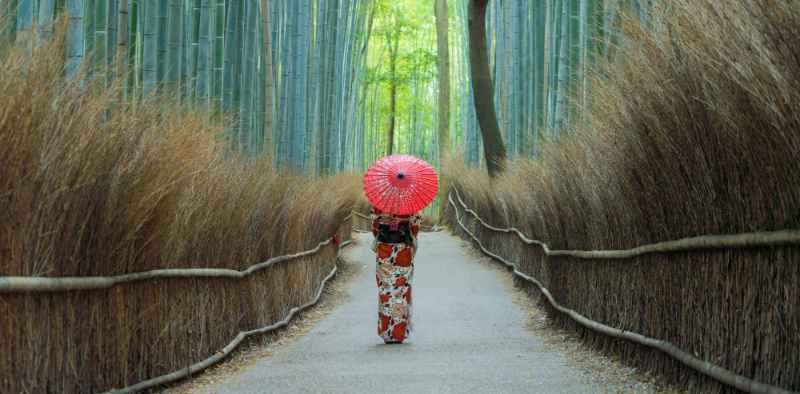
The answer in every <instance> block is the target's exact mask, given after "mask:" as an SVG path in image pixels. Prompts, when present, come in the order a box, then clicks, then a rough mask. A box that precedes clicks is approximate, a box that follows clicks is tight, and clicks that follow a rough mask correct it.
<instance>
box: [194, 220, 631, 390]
mask: <svg viewBox="0 0 800 394" xmlns="http://www.w3.org/2000/svg"><path fill="white" fill-rule="evenodd" d="M355 237H357V239H358V243H357V245H355V246H353V247H350V248H348V250H347V251H346V258H347V259H348V260H349V261H351V262H354V263H355V264H357V265H360V266H362V268H361V269H360V270H359V273H358V274H357V276H356V277H355V278H354V279H353V281H352V282H351V283H350V285H349V286H350V297H349V299H348V300H347V301H346V302H345V303H343V304H342V305H339V306H338V307H337V308H336V309H335V310H334V311H333V312H331V314H330V316H328V317H327V318H326V319H324V320H322V321H321V322H319V323H317V325H316V326H315V327H313V328H312V329H311V331H310V332H309V333H308V335H305V336H304V337H302V338H300V339H298V340H296V341H295V342H293V343H291V344H289V345H287V346H286V347H285V348H282V349H279V350H278V351H277V352H276V353H275V354H274V355H273V356H272V357H267V358H264V359H262V360H260V361H258V362H257V363H256V364H255V365H253V366H252V367H250V368H249V369H247V370H245V371H243V372H241V373H239V374H237V375H235V376H231V377H228V378H226V379H225V380H224V381H221V382H217V385H215V386H211V387H205V388H204V391H205V392H207V393H596V392H609V391H611V392H614V391H617V390H616V389H613V388H609V387H598V386H597V385H596V384H593V383H591V382H590V381H589V380H588V379H586V378H585V374H584V373H582V372H581V371H579V370H577V369H576V368H575V367H572V366H570V364H568V362H567V360H566V359H565V358H564V356H562V355H560V354H559V353H557V352H556V351H554V350H552V347H548V346H546V345H545V344H544V343H543V342H542V340H541V339H540V338H537V337H536V336H534V334H533V333H532V332H531V331H529V330H527V329H526V328H525V323H526V313H525V311H523V310H522V309H521V307H519V306H517V305H516V304H514V303H513V302H512V299H511V298H512V297H511V296H510V295H509V289H508V286H507V285H506V284H504V283H507V282H504V281H503V278H501V275H505V274H506V273H504V272H501V271H498V270H496V269H493V268H492V267H490V266H488V265H487V264H486V263H485V262H480V261H477V259H476V258H475V257H471V256H470V255H469V254H468V253H467V250H466V248H465V247H464V245H466V244H465V243H463V242H462V241H460V240H459V239H457V238H455V237H453V236H451V235H450V234H448V233H445V232H439V233H424V234H422V235H421V236H420V250H419V253H418V254H417V258H416V260H415V269H416V272H415V277H414V303H415V304H414V313H413V319H414V332H413V333H412V334H411V337H410V338H409V339H408V340H407V341H406V343H405V344H402V345H384V344H383V342H382V341H381V339H380V338H379V337H378V336H377V335H376V324H377V322H376V319H377V318H376V314H377V312H376V311H377V309H376V308H377V300H376V297H377V290H376V288H375V276H374V275H375V274H374V271H373V264H374V262H373V261H374V255H373V254H372V253H371V252H370V250H369V248H368V246H369V243H370V240H371V234H360V235H355ZM609 389H610V390H609Z"/></svg>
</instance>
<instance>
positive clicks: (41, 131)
mask: <svg viewBox="0 0 800 394" xmlns="http://www.w3.org/2000/svg"><path fill="white" fill-rule="evenodd" d="M62 30H63V29H62ZM57 37H60V38H57V39H56V40H55V41H52V42H47V43H44V44H42V45H41V46H39V47H36V48H33V49H31V48H19V47H16V48H11V49H8V51H7V52H6V53H4V55H3V56H2V57H0V92H2V97H1V98H0V201H2V203H0V206H2V209H0V276H18V275H21V276H52V277H56V276H95V275H98V276H107V275H117V274H123V273H130V272H139V271H145V270H149V269H157V268H170V267H183V268H189V267H219V268H232V269H243V268H245V267H248V266H250V265H252V264H255V263H258V262H261V261H264V260H267V259H268V258H269V257H272V256H277V255H283V254H288V253H294V252H298V251H301V250H307V249H311V248H313V247H314V246H316V245H317V243H319V242H320V241H322V240H325V239H327V238H329V237H330V236H331V235H333V234H334V233H336V232H340V234H339V235H340V237H347V236H349V230H347V231H345V230H343V229H346V228H349V227H346V226H343V221H344V219H345V217H346V216H347V215H348V214H349V212H350V210H351V208H352V207H353V205H354V204H355V203H356V201H357V198H358V196H359V194H360V186H359V181H360V179H359V177H357V176H355V175H339V176H335V177H328V178H321V179H312V178H307V177H302V176H297V175H291V174H279V173H277V172H276V171H275V169H274V168H272V167H271V166H270V165H268V164H266V163H262V162H259V161H254V160H252V159H249V158H246V157H235V155H233V154H231V153H230V152H229V151H227V150H226V144H225V141H224V139H223V138H222V136H223V135H224V134H223V130H224V128H225V127H226V124H225V123H223V122H215V121H210V120H209V117H208V115H207V114H204V113H201V112H198V111H196V110H194V109H192V108H191V106H180V105H177V104H175V103H171V102H169V101H166V100H163V99H158V98H153V99H150V100H143V101H141V100H140V101H137V102H133V103H127V102H123V101H120V100H119V92H120V90H119V89H118V88H117V87H113V86H112V87H111V88H105V87H102V86H99V85H98V84H97V83H95V82H93V81H91V80H90V79H88V77H86V76H81V77H79V78H77V79H74V80H66V79H65V78H64V63H63V54H64V48H63V31H62V33H61V34H60V35H57ZM335 259H336V249H335V247H333V246H329V247H326V248H324V249H323V250H322V251H321V252H320V253H319V254H318V255H316V256H312V257H308V258H303V259H300V260H296V261H292V262H289V263H282V264H278V265H276V266H274V267H272V268H270V269H268V270H265V271H262V272H259V273H258V274H255V275H253V276H252V277H250V278H248V279H244V280H241V281H236V280H228V279H171V280H156V281H146V282H138V283H132V284H126V285H121V286H117V287H115V288H112V289H108V290H98V291H83V292H81V291H79V292H68V293H31V294H0V348H1V349H3V351H2V352H0V392H96V391H102V390H107V389H110V388H112V387H121V386H125V385H128V384H133V383H136V382H138V381H141V380H144V379H147V378H151V377H154V376H157V375H160V374H164V373H167V372H171V371H174V370H176V369H179V368H182V367H185V366H186V365H189V364H191V363H193V362H196V361H199V360H201V359H204V358H206V357H208V356H209V355H211V354H212V353H213V352H215V351H217V350H219V349H220V348H222V347H223V346H224V345H225V344H227V343H228V341H230V340H232V339H233V337H234V336H235V335H236V334H237V333H238V332H239V331H241V330H249V329H253V328H256V327H259V326H263V325H267V324H271V323H274V322H275V321H277V320H279V319H282V318H283V316H284V315H285V313H286V312H287V311H288V310H289V309H290V308H291V307H294V306H297V305H300V304H301V303H304V302H306V301H308V300H309V299H310V297H311V296H312V295H313V293H314V292H315V291H316V288H317V287H318V286H319V283H320V281H321V279H322V278H323V277H324V276H325V275H327V274H328V272H330V270H331V268H332V265H333V264H334V263H335Z"/></svg>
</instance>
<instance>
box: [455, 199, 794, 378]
mask: <svg viewBox="0 0 800 394" xmlns="http://www.w3.org/2000/svg"><path fill="white" fill-rule="evenodd" d="M452 190H453V192H455V200H456V201H458V203H456V202H454V199H453V193H452V192H451V193H450V201H449V203H450V209H448V210H447V214H448V215H452V217H448V220H450V221H451V222H452V223H455V225H454V230H455V232H456V234H458V235H459V236H461V237H464V238H467V239H468V240H469V241H473V242H475V243H476V244H477V246H478V247H479V248H480V249H481V250H482V251H483V252H485V253H486V254H488V255H489V256H491V257H493V258H495V259H497V260H499V261H501V262H503V263H504V264H506V265H508V266H509V267H510V268H512V269H513V270H514V271H515V274H516V275H517V276H518V277H520V278H522V279H524V280H526V281H528V282H531V283H532V284H535V285H536V286H537V287H536V288H533V289H532V290H534V293H535V294H536V295H537V296H539V297H540V300H541V301H543V302H545V301H546V302H545V304H546V306H547V307H548V308H547V310H548V312H549V313H550V315H551V316H552V317H555V318H556V321H557V322H558V323H559V324H561V325H564V326H567V327H569V328H571V329H575V330H578V331H579V332H580V333H581V334H583V335H587V339H588V340H589V342H590V343H592V344H593V345H595V346H598V347H600V348H602V349H604V350H611V351H615V352H620V353H621V355H622V356H623V358H625V359H626V360H628V361H632V362H635V363H637V364H639V365H643V366H645V367H646V368H647V369H648V370H650V371H653V372H656V373H659V374H665V375H667V376H670V377H671V378H672V379H675V381H676V382H678V383H680V384H682V385H686V386H688V387H691V388H693V389H694V390H696V391H701V392H706V391H708V390H709V389H710V388H712V387H713V388H714V389H715V390H720V391H726V390H725V388H723V387H719V386H718V385H717V384H716V382H713V381H707V380H705V379H703V378H702V377H701V376H699V374H703V375H706V376H709V377H711V378H713V379H715V380H717V381H719V382H723V383H724V384H726V385H728V386H731V387H735V388H737V389H739V390H742V391H744V392H749V393H790V392H794V391H795V390H797V389H798V388H800V373H798V371H797V369H796V368H792V367H790V366H791V365H798V364H797V363H798V362H800V359H798V354H797V352H794V351H791V349H792V345H793V344H794V340H793V338H792V337H793V336H795V334H796V333H797V331H787V330H793V329H797V328H800V324H797V323H800V321H799V320H800V319H798V318H797V316H798V314H800V311H798V305H797V304H796V303H795V304H794V305H782V306H776V305H775V304H773V303H772V302H771V301H770V299H769V298H768V297H769V296H770V295H772V294H764V292H763V291H761V290H763V289H756V288H752V287H751V286H750V283H747V282H749V281H745V280H743V281H742V282H745V283H743V285H744V286H742V287H748V288H749V289H735V288H733V286H731V283H730V282H731V280H732V279H734V280H735V279H745V278H751V279H753V280H756V281H759V280H760V281H766V280H768V279H769V278H770V276H771V275H774V274H776V273H778V274H780V273H783V272H785V270H786V268H787V267H785V266H784V265H785V264H783V263H786V262H788V259H787V258H788V257H789V256H792V255H796V254H797V253H798V251H800V247H798V245H800V231H789V232H774V233H764V234H740V235H736V236H729V237H721V236H709V237H696V238H690V239H683V240H677V241H674V242H665V243H661V244H660V245H646V246H644V247H641V248H634V249H629V250H624V251H620V250H613V251H566V250H549V248H548V247H547V245H546V244H544V243H542V242H541V241H536V240H531V239H529V238H528V237H526V236H525V235H524V234H522V233H521V232H520V231H519V230H517V229H514V228H499V227H495V226H492V225H491V224H488V223H486V222H485V221H484V220H483V219H482V218H481V217H480V216H479V214H478V213H477V212H475V211H474V210H471V209H470V208H469V207H468V206H467V205H466V204H465V203H464V202H463V200H462V199H461V197H460V195H459V194H458V191H457V190H456V189H452ZM459 210H461V212H459ZM737 253H738V254H740V255H744V256H747V258H748V260H749V261H750V262H749V263H746V264H742V266H739V267H734V268H735V270H734V271H733V272H727V270H726V269H725V268H727V267H725V266H724V265H727V264H724V263H727V262H729V261H731V259H732V256H734V255H736V254H737ZM587 260H588V261H587ZM714 260H716V261H714ZM741 260H744V259H741ZM760 260H765V261H760ZM775 260H777V261H775ZM710 263H711V264H713V263H717V265H723V267H705V268H704V269H702V270H698V269H697V266H698V265H707V264H710ZM753 263H754V264H753ZM756 264H761V265H764V266H770V265H771V266H773V267H774V268H773V269H771V270H770V269H766V267H762V268H761V270H759V269H757V268H755V267H753V265H756ZM775 266H777V267H775ZM697 271H700V272H697ZM758 271H768V272H767V273H760V274H758V275H753V276H752V277H751V276H750V274H751V273H753V272H756V273H758ZM681 272H695V273H699V274H700V275H697V276H696V277H694V278H687V277H686V276H680V273H681ZM732 276H733V277H732ZM666 277H672V278H673V279H672V280H665V279H666ZM712 278H714V279H715V280H714V281H712V280H711V279H712ZM795 278H797V277H795ZM714 282H717V283H714ZM711 285H716V286H711ZM715 289H724V291H714V290H715ZM748 290H749V291H748ZM794 293H795V294H789V295H788V297H792V296H795V297H800V291H798V290H797V288H796V287H795V290H794ZM761 297H767V298H761ZM748 308H749V309H752V310H753V311H747V309H748ZM778 308H786V309H784V311H783V312H784V313H789V314H790V316H789V317H790V318H789V319H788V320H789V323H790V325H789V326H788V327H787V326H786V323H787V322H786V321H783V319H784V318H785V317H786V316H785V315H784V316H781V315H780V312H779V311H778ZM744 313H751V314H753V315H755V318H756V319H763V320H761V321H752V320H750V319H748V318H747V317H743V316H742V314H744ZM749 317H751V318H752V317H753V316H749ZM792 317H794V318H792ZM792 322H794V323H795V324H791V323H792ZM586 330H588V331H586ZM591 332H594V333H596V334H591ZM597 334H599V335H597ZM618 339H624V340H626V341H631V342H633V345H632V346H628V344H625V343H622V342H620V341H618ZM638 345H642V346H641V348H638ZM653 350H657V351H660V352H663V354H661V355H658V354H656V353H654V352H653ZM751 351H756V352H758V353H757V354H751V353H750V352H751ZM665 355H668V356H669V357H670V358H667V357H664V356H665ZM762 356H767V357H766V358H761V357H762ZM680 364H682V365H680ZM685 367H688V368H690V369H691V370H692V373H688V374H687V373H686V372H687V371H686V368H685ZM751 374H752V375H755V377H753V378H750V375H751Z"/></svg>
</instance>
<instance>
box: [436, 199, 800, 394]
mask: <svg viewBox="0 0 800 394" xmlns="http://www.w3.org/2000/svg"><path fill="white" fill-rule="evenodd" d="M452 190H453V192H455V195H456V198H457V200H458V202H459V205H460V206H461V209H462V210H463V211H464V212H465V213H469V214H470V215H472V216H473V217H474V218H475V220H476V221H477V223H479V224H480V226H481V227H483V228H486V229H488V230H490V231H492V232H494V233H504V234H514V235H516V236H517V237H518V239H519V240H520V241H522V242H523V243H524V244H526V245H536V246H539V247H540V248H541V250H542V252H541V253H540V254H539V255H538V256H534V258H536V257H538V258H539V259H540V260H542V261H540V262H539V264H538V267H536V268H538V269H534V271H538V272H537V274H540V275H542V276H544V278H545V279H544V280H542V281H540V280H538V279H537V278H535V277H534V276H531V275H528V274H526V273H524V272H522V271H521V270H520V268H519V267H518V264H516V263H513V262H511V261H509V260H507V259H506V258H504V257H503V256H500V255H499V254H496V253H494V252H492V251H490V250H489V249H488V248H487V247H486V246H485V245H484V242H482V241H481V239H480V238H479V236H478V235H476V232H475V231H471V230H469V229H468V228H467V225H465V224H464V223H463V221H462V216H461V215H459V211H458V210H459V208H458V206H457V205H456V203H455V201H454V200H453V193H449V194H448V200H449V203H450V205H451V206H452V209H453V211H452V214H453V215H454V219H455V223H457V224H458V226H459V227H460V229H461V230H462V231H463V232H464V233H466V235H468V236H469V238H471V240H473V241H474V242H475V243H476V244H477V245H478V247H479V248H480V250H481V251H482V252H483V253H485V254H486V255H487V256H489V257H491V258H493V259H495V260H497V261H499V262H501V263H503V264H504V265H506V266H507V267H508V268H510V269H512V270H513V273H514V275H515V276H517V277H518V278H521V279H523V280H524V281H527V282H529V283H532V284H534V285H535V286H536V287H537V288H538V290H539V291H540V292H541V294H542V295H543V296H544V297H545V299H546V300H547V301H548V303H549V304H550V305H551V306H552V307H553V308H554V309H555V310H557V311H559V312H561V313H562V314H564V315H566V316H567V317H569V318H570V319H572V320H573V321H574V322H576V323H578V324H579V325H581V326H583V327H585V328H588V329H590V330H592V331H595V332H597V333H600V334H602V335H606V336H610V337H614V338H620V339H624V340H627V341H630V342H633V343H636V344H639V345H642V346H646V347H649V348H653V349H657V350H659V351H661V352H663V353H664V354H666V355H668V356H669V357H671V358H673V359H674V360H677V361H678V362H680V363H682V364H683V365H684V366H686V367H688V368H690V369H692V370H694V371H697V372H699V373H701V374H704V375H706V376H708V377H711V378H713V379H716V380H717V381H719V382H721V383H723V384H725V385H728V386H730V387H734V388H736V389H738V390H741V391H744V392H748V393H781V394H787V393H792V392H794V391H790V390H787V389H784V388H781V387H777V386H774V385H770V384H766V383H762V382H759V381H756V380H754V379H750V378H748V377H745V376H742V375H740V374H737V373H735V372H733V371H731V370H729V369H726V368H724V367H721V366H719V365H717V364H715V363H712V362H709V361H706V360H702V359H700V358H698V357H695V356H694V355H692V354H691V353H690V352H687V351H685V350H683V349H681V348H680V347H678V346H676V345H675V344H673V343H671V342H669V341H665V340H660V339H656V338H652V337H648V336H645V335H642V334H639V333H636V332H634V331H632V330H628V329H623V328H615V327H611V326H609V325H606V324H603V323H601V322H598V321H595V320H592V319H590V318H588V317H587V316H584V315H582V314H580V313H578V312H577V311H575V310H573V309H570V308H568V307H565V306H564V305H562V304H560V303H559V302H558V301H556V298H555V297H554V296H553V294H552V292H551V291H550V290H549V289H548V288H547V287H546V286H545V284H544V283H547V282H548V279H551V278H550V277H549V275H547V272H546V271H547V270H546V269H544V268H545V267H543V266H544V265H546V261H544V260H546V259H547V257H563V256H569V257H573V258H577V259H601V260H602V259H630V258H633V257H637V256H641V255H644V254H649V253H686V252H693V251H701V250H708V249H725V248H757V247H768V246H776V245H797V244H800V237H799V236H798V234H800V232H797V231H776V232H764V233H748V234H736V235H714V236H700V237H692V238H686V239H681V240H676V241H668V242H660V243H657V244H651V245H643V246H640V247H637V248H633V249H629V250H611V251H576V250H550V249H549V248H548V247H547V245H546V244H545V243H543V242H541V241H536V240H532V239H530V238H528V237H527V236H525V235H524V234H523V233H522V232H520V231H519V230H517V229H515V228H499V227H495V226H492V225H490V224H488V223H487V222H486V221H484V220H483V219H482V218H481V217H480V216H479V215H478V213H477V212H475V211H474V210H472V209H470V208H469V207H468V206H467V205H466V203H464V201H463V200H462V199H461V196H460V195H459V193H458V190H457V189H455V188H454V187H453V188H452ZM491 241H496V240H494V239H492V240H491ZM506 241H507V240H506ZM551 280H552V279H551ZM543 282H544V283H543ZM590 296H591V295H590Z"/></svg>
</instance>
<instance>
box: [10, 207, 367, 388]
mask: <svg viewBox="0 0 800 394" xmlns="http://www.w3.org/2000/svg"><path fill="white" fill-rule="evenodd" d="M351 219H352V215H350V216H348V217H347V218H345V220H344V221H343V222H342V225H341V226H340V227H339V229H338V231H337V234H336V236H335V237H330V238H327V239H325V240H324V241H322V242H320V243H319V244H318V245H317V246H316V247H315V248H313V249H311V250H308V251H304V252H300V253H295V254H292V255H287V256H279V257H274V258H271V259H269V260H267V261H265V262H263V263H258V264H255V265H253V266H250V267H249V268H247V269H245V270H243V271H235V270H211V269H186V270H154V271H149V272H144V273H137V274H131V275H120V276H117V277H112V278H99V279H101V280H100V281H99V283H98V281H97V280H96V279H98V278H88V279H89V280H88V281H83V282H81V281H80V279H81V278H32V279H43V281H28V282H25V281H22V282H20V281H19V280H16V279H15V280H13V281H9V280H7V279H8V278H7V277H3V278H0V279H2V280H0V283H3V285H4V286H5V287H4V292H0V315H4V316H6V317H7V318H8V319H6V320H5V321H4V324H3V325H2V326H0V336H2V337H3V338H4V340H3V343H4V348H5V349H6V350H7V351H6V352H2V353H0V392H21V391H31V392H39V391H43V392H44V391H48V390H57V391H59V392H67V393H69V392H101V391H105V390H109V389H113V388H120V387H122V389H120V390H122V391H121V392H132V391H140V390H145V389H146V388H152V387H156V386H158V385H162V384H165V383H167V382H172V381H175V380H177V379H181V378H183V377H187V376H190V375H191V374H194V373H196V372H197V371H200V370H202V369H204V368H207V367H208V366H210V365H213V364H214V363H216V362H218V361H220V360H222V359H223V358H224V357H225V356H227V355H229V354H230V353H231V352H232V351H233V350H234V348H235V347H236V346H237V345H238V344H239V343H241V342H242V341H243V340H244V339H245V338H247V337H250V336H253V335H257V334H260V333H265V332H269V331H273V330H276V329H278V328H280V327H283V326H285V325H286V324H288V322H289V321H290V320H291V319H292V318H293V317H294V316H296V315H297V313H299V312H300V311H302V310H304V309H306V308H308V307H310V306H311V305H313V304H314V303H316V302H317V301H318V300H319V298H320V294H321V292H322V288H323V287H324V286H325V283H326V282H327V281H328V280H329V279H330V278H331V277H332V276H333V275H335V273H336V261H335V260H337V255H338V251H339V250H340V249H341V248H342V247H344V246H345V245H347V244H349V242H350V241H349V239H350V233H351V227H352V220H351ZM340 240H341V241H344V242H341V243H340ZM287 262H291V264H285V263H287ZM267 268H269V269H267ZM20 279H21V278H20ZM20 283H24V285H20ZM295 305H299V306H295ZM252 327H261V328H257V329H253V328H252ZM231 338H233V340H232V341H231ZM195 360H203V361H200V362H194V361H195ZM187 365H188V366H189V367H186V366H187ZM169 371H172V372H169ZM153 376H157V377H156V378H152V377H153ZM136 382H139V383H136Z"/></svg>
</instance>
